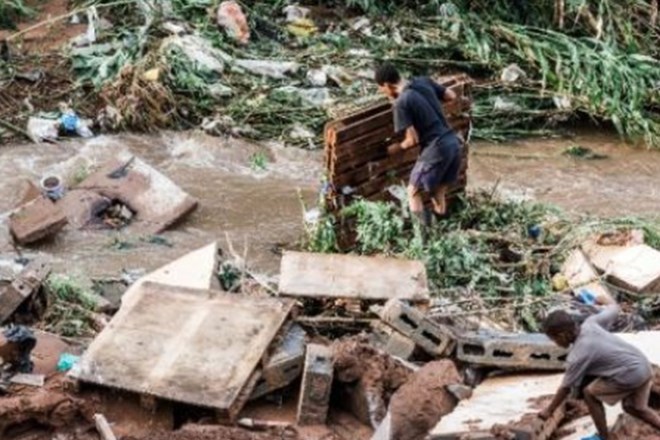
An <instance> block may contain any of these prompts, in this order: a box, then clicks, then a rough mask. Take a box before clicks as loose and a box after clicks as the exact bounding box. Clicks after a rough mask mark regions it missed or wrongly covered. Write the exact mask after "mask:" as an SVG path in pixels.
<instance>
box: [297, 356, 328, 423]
mask: <svg viewBox="0 0 660 440" xmlns="http://www.w3.org/2000/svg"><path fill="white" fill-rule="evenodd" d="M332 379H333V364H332V349H331V348H330V347H327V346H324V345H319V344H309V345H307V353H306V355H305V368H304V372H303V378H302V385H301V388H300V400H299V402H298V424H299V425H301V426H310V425H324V424H325V422H326V418H327V416H328V407H329V404H330V394H331V391H332Z"/></svg>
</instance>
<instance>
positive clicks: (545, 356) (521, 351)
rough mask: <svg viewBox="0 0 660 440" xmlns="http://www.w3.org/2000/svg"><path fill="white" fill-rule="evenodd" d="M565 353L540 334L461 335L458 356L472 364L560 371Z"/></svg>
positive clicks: (563, 366) (563, 365) (564, 350)
mask: <svg viewBox="0 0 660 440" xmlns="http://www.w3.org/2000/svg"><path fill="white" fill-rule="evenodd" d="M567 354H568V352H567V350H566V349H563V348H561V347H559V346H558V345H556V344H555V343H553V342H552V341H551V340H550V339H549V338H548V337H547V336H545V335H544V334H540V333H532V334H506V333H503V334H497V333H473V334H467V335H461V337H460V338H459V340H458V349H457V357H458V359H460V360H461V361H464V362H468V363H471V364H477V365H484V366H491V367H500V368H520V369H522V368H529V369H534V370H553V371H555V370H563V369H564V368H565V362H566V356H567Z"/></svg>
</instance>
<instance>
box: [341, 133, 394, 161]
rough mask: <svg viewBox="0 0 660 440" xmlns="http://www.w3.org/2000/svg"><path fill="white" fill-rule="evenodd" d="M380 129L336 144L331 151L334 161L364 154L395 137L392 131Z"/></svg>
mask: <svg viewBox="0 0 660 440" xmlns="http://www.w3.org/2000/svg"><path fill="white" fill-rule="evenodd" d="M387 128H388V127H380V128H377V129H376V130H374V131H371V132H369V133H366V134H365V135H363V136H360V137H358V138H355V139H351V140H349V141H346V142H343V143H340V144H338V145H337V146H336V147H335V148H334V150H333V153H334V154H333V156H332V157H333V158H334V159H335V160H344V159H348V158H353V157H356V156H360V155H361V154H364V153H365V151H368V150H369V149H370V147H371V149H373V147H374V146H381V145H383V144H385V143H387V142H388V141H390V140H391V139H392V138H394V137H396V136H395V134H394V131H393V130H388V129H387Z"/></svg>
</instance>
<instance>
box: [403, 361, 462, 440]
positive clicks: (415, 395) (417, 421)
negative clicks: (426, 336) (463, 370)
mask: <svg viewBox="0 0 660 440" xmlns="http://www.w3.org/2000/svg"><path fill="white" fill-rule="evenodd" d="M462 382H463V380H462V379H461V377H460V375H459V374H458V371H457V370H456V366H455V365H454V363H453V362H452V361H448V360H444V361H436V362H430V363H428V364H426V365H424V366H423V367H422V368H421V369H420V370H419V371H417V372H416V373H415V374H414V375H413V376H412V377H411V378H410V380H408V382H406V383H405V384H404V385H403V386H402V387H401V388H399V390H398V391H397V392H396V393H395V394H394V396H392V401H391V402H390V414H391V415H392V424H391V434H392V435H391V438H395V439H398V440H421V439H423V438H425V437H426V435H427V434H428V433H429V430H430V429H431V428H433V426H435V425H436V424H437V423H438V422H439V421H440V419H441V418H442V416H444V415H447V414H449V413H450V412H452V411H453V410H454V408H455V407H456V405H457V404H458V401H457V399H456V397H454V396H453V395H452V394H451V393H450V392H449V391H447V390H446V386H447V385H452V384H457V383H462ZM411 408H415V411H411V410H410V409H411Z"/></svg>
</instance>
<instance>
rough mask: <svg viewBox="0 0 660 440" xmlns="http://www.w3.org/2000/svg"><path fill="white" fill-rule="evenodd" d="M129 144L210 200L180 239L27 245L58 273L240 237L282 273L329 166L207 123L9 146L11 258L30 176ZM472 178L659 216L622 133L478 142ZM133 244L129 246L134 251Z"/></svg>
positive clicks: (6, 180)
mask: <svg viewBox="0 0 660 440" xmlns="http://www.w3.org/2000/svg"><path fill="white" fill-rule="evenodd" d="M573 144H579V145H582V146H585V147H588V148H591V149H592V150H594V151H596V152H599V153H602V154H606V155H608V156H609V157H608V158H607V159H604V160H591V161H585V160H576V159H573V158H569V157H565V156H562V154H561V152H562V151H563V150H564V149H565V148H566V147H568V146H570V145H573ZM124 151H130V152H131V153H132V154H135V155H137V156H139V157H141V158H142V159H144V160H145V161H147V162H148V163H150V164H151V165H153V166H155V167H156V168H157V169H159V170H160V171H162V172H163V173H164V174H166V175H167V176H168V177H170V178H171V179H172V180H173V181H174V182H176V183H177V184H178V185H179V186H181V187H182V188H183V189H184V190H186V191H188V192H189V193H190V194H191V195H193V196H194V197H196V198H197V199H198V200H199V202H200V207H199V208H198V210H197V211H196V212H194V213H193V214H192V215H191V216H189V217H188V218H187V219H185V220H184V221H183V222H182V223H181V224H179V225H178V226H177V227H175V228H173V229H172V230H170V231H168V232H166V233H165V234H164V237H165V238H166V239H167V240H168V241H169V242H170V243H171V244H172V247H167V246H163V245H162V244H154V243H150V242H149V241H148V240H146V237H139V236H128V235H127V234H125V233H122V232H111V231H104V232H98V231H87V232H81V231H73V230H69V229H67V230H65V231H64V232H63V233H60V234H59V235H58V236H57V237H56V238H55V239H54V240H52V241H50V242H46V243H43V244H40V245H38V246H34V247H31V248H29V249H23V250H22V251H23V252H24V253H25V255H26V256H32V255H35V254H39V253H47V254H50V255H52V257H53V258H55V262H54V265H55V270H58V271H64V272H68V273H72V274H86V275H88V276H91V277H116V276H117V275H119V273H120V272H121V271H122V269H127V270H135V269H143V270H145V271H149V270H152V269H154V268H156V267H159V266H161V265H163V264H165V263H167V262H168V261H171V260H172V259H174V258H176V257H178V256H180V255H183V254H185V253H186V252H188V251H190V250H192V249H196V248H198V247H201V246H203V245H205V244H207V243H209V242H211V241H213V240H218V241H219V243H220V245H221V246H223V247H224V246H225V245H226V235H228V236H229V238H230V240H231V241H232V242H233V244H234V247H235V248H236V250H237V251H239V253H242V252H243V249H244V244H245V243H247V249H248V253H247V256H248V261H249V263H250V264H251V265H252V266H253V267H254V268H255V269H256V270H258V271H261V272H265V273H269V274H271V275H275V274H276V273H277V270H278V265H279V258H278V257H277V255H276V254H275V253H273V249H274V248H276V247H277V246H278V245H279V244H282V243H284V244H292V243H294V242H295V241H296V240H298V239H299V238H300V236H301V234H302V221H301V219H302V208H301V204H300V200H299V195H298V190H300V192H301V194H302V195H303V198H304V199H305V201H306V202H307V203H308V204H310V205H313V204H314V203H315V201H316V197H317V190H318V187H319V176H321V174H322V171H323V170H322V153H321V152H320V151H315V152H310V151H305V150H300V149H293V148H289V149H287V148H282V147H279V146H276V145H272V146H257V145H253V144H250V143H247V142H243V141H240V140H226V139H221V138H216V137H209V136H206V135H204V134H201V133H197V132H183V133H181V132H177V133H173V132H164V133H160V134H156V135H130V134H126V135H117V136H99V137H96V138H93V139H90V140H81V139H73V140H70V141H66V142H62V143H60V144H58V145H49V144H43V145H34V144H18V145H10V146H4V147H0V255H1V256H3V257H4V260H3V259H2V258H0V263H2V264H8V261H9V260H11V259H12V258H14V257H15V256H16V252H15V251H14V249H13V246H12V244H11V240H10V238H9V235H8V232H7V221H6V218H7V214H8V213H9V212H10V211H11V209H13V208H14V207H15V205H16V203H17V202H18V200H20V198H21V196H22V191H23V188H24V185H25V179H31V180H33V181H35V182H38V181H39V179H40V178H41V177H43V176H44V175H45V174H47V173H52V174H56V175H60V176H62V177H63V178H64V179H65V181H71V180H72V179H73V178H74V176H75V175H76V174H80V173H81V172H83V171H84V170H85V169H87V168H88V167H90V166H93V165H95V164H100V163H102V162H103V161H104V160H106V159H109V158H111V157H114V156H115V155H117V154H118V153H120V152H124ZM255 154H259V155H263V156H265V157H267V159H268V164H267V168H266V170H265V171H264V170H255V169H254V167H253V166H252V165H251V162H252V161H251V159H250V158H251V157H252V156H253V155H255ZM469 181H470V186H471V187H472V188H479V187H484V188H492V187H493V185H494V184H495V183H498V188H499V189H500V190H501V191H502V192H503V193H504V194H506V195H511V196H515V197H526V198H531V199H537V200H541V201H545V202H550V203H553V204H556V205H558V206H561V207H563V208H565V209H567V210H570V211H572V212H575V213H578V214H582V213H591V214H594V215H601V216H621V215H641V216H656V215H657V213H658V206H660V185H659V184H660V153H658V152H654V151H648V150H636V149H632V148H630V147H627V146H625V145H623V144H621V143H620V142H619V141H618V140H617V138H616V136H615V135H612V134H600V133H596V134H594V133H591V134H588V135H583V136H578V137H577V138H575V139H571V140H540V139H534V140H526V141H520V142H516V143H512V144H508V145H493V144H487V143H475V144H474V145H473V148H472V156H471V159H470V171H469ZM122 243H129V248H126V249H122V248H121V247H122V246H120V244H122Z"/></svg>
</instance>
